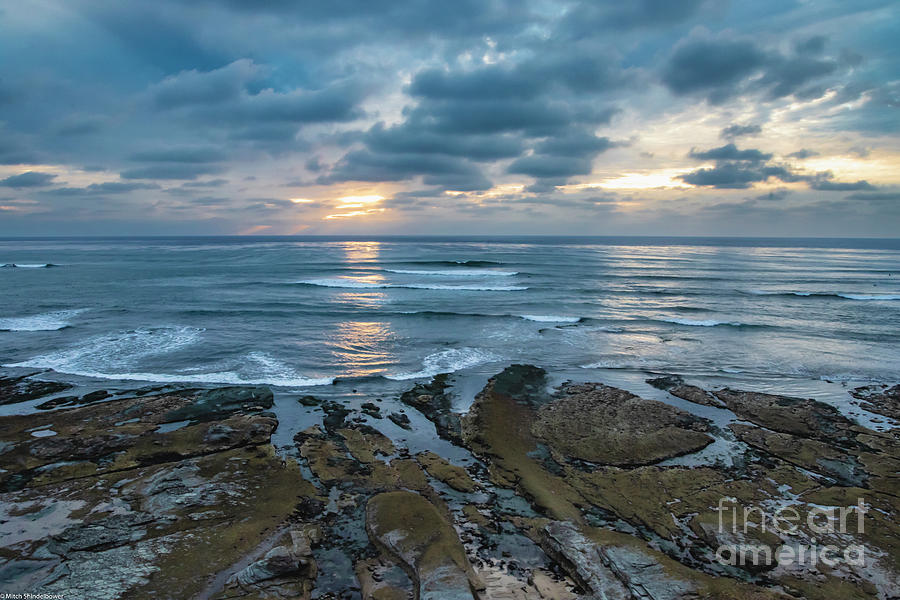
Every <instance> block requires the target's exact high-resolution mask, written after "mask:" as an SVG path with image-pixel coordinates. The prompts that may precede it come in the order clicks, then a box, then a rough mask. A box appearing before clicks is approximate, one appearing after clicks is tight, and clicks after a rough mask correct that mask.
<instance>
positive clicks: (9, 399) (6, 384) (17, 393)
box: [0, 373, 72, 406]
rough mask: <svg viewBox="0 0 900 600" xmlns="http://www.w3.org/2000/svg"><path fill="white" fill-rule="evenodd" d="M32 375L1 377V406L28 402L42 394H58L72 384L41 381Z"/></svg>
mask: <svg viewBox="0 0 900 600" xmlns="http://www.w3.org/2000/svg"><path fill="white" fill-rule="evenodd" d="M32 375H34V373H32V374H31V375H23V376H21V377H0V406H2V405H5V404H18V403H19V402H28V401H29V400H34V399H36V398H40V397H42V396H49V395H50V394H58V393H59V392H62V391H65V390H67V389H69V388H71V387H72V386H71V385H70V384H68V383H61V382H59V381H41V380H39V379H32V378H31V377H32Z"/></svg>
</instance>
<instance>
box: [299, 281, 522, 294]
mask: <svg viewBox="0 0 900 600" xmlns="http://www.w3.org/2000/svg"><path fill="white" fill-rule="evenodd" d="M296 283H300V284H304V285H317V286H321V287H333V288H348V289H384V288H408V289H414V290H454V291H455V290H461V291H481V292H515V291H521V290H527V289H528V288H527V287H523V286H516V285H441V284H426V283H404V284H391V283H369V282H367V281H356V280H354V279H306V280H303V281H298V282H296Z"/></svg>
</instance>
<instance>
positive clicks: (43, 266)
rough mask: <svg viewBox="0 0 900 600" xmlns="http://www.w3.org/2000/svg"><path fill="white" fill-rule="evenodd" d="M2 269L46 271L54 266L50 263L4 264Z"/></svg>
mask: <svg viewBox="0 0 900 600" xmlns="http://www.w3.org/2000/svg"><path fill="white" fill-rule="evenodd" d="M3 266H4V267H12V268H17V269H47V268H50V267H54V266H56V265H54V264H51V263H37V264H22V263H6V264H4V265H3Z"/></svg>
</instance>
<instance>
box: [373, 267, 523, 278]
mask: <svg viewBox="0 0 900 600" xmlns="http://www.w3.org/2000/svg"><path fill="white" fill-rule="evenodd" d="M385 271H387V272H388V273H399V274H401V275H426V276H436V277H512V276H513V275H518V274H519V273H518V272H517V271H492V270H490V269H468V270H464V269H449V270H443V271H420V270H414V269H385Z"/></svg>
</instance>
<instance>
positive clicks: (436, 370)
mask: <svg viewBox="0 0 900 600" xmlns="http://www.w3.org/2000/svg"><path fill="white" fill-rule="evenodd" d="M497 360H500V357H499V356H497V355H496V354H494V353H493V352H489V351H487V350H482V349H480V348H450V349H447V350H442V351H440V352H435V353H434V354H429V355H428V356H426V357H425V359H424V360H423V361H422V369H421V370H420V371H415V372H413V373H397V374H395V375H385V377H387V378H388V379H393V380H395V381H405V380H407V379H420V378H424V377H434V376H435V375H438V374H440V373H454V372H456V371H459V370H460V369H467V368H469V367H474V366H477V365H481V364H485V363H489V362H493V361H497Z"/></svg>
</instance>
